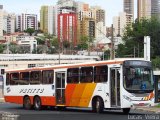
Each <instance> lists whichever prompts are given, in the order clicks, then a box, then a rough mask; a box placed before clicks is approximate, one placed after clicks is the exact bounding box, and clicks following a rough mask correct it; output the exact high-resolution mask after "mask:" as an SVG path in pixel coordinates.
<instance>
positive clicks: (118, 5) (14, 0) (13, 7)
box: [0, 0, 123, 26]
mask: <svg viewBox="0 0 160 120" xmlns="http://www.w3.org/2000/svg"><path fill="white" fill-rule="evenodd" d="M57 1H58V0H0V4H1V5H3V10H5V11H7V12H8V13H15V14H21V13H23V12H27V13H29V14H38V16H39V11H40V8H41V6H42V5H56V3H57ZM75 1H77V0H75ZM78 1H82V2H85V3H88V4H89V5H90V6H96V5H98V6H101V8H102V9H104V10H105V12H106V26H111V24H112V19H113V16H118V15H119V12H122V11H123V0H78ZM38 18H39V17H38Z"/></svg>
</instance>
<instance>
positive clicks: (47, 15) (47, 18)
mask: <svg viewBox="0 0 160 120" xmlns="http://www.w3.org/2000/svg"><path fill="white" fill-rule="evenodd" d="M56 11H57V7H56V6H41V10H40V29H41V30H42V31H43V32H45V33H48V34H52V35H57V34H56V33H57V32H56V28H57V26H56V25H57V24H56V23H57V12H56Z"/></svg>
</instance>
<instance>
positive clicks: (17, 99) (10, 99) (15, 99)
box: [4, 96, 23, 104]
mask: <svg viewBox="0 0 160 120" xmlns="http://www.w3.org/2000/svg"><path fill="white" fill-rule="evenodd" d="M4 99H5V102H10V103H17V104H23V96H4Z"/></svg>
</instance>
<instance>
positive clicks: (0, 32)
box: [0, 5, 3, 36]
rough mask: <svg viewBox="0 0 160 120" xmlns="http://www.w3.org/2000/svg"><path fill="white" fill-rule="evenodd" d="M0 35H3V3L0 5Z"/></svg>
mask: <svg viewBox="0 0 160 120" xmlns="http://www.w3.org/2000/svg"><path fill="white" fill-rule="evenodd" d="M0 36H3V5H0Z"/></svg>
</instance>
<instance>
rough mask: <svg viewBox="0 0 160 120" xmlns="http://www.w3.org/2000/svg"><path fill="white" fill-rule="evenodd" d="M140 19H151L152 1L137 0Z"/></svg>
mask: <svg viewBox="0 0 160 120" xmlns="http://www.w3.org/2000/svg"><path fill="white" fill-rule="evenodd" d="M137 4H138V5H137V7H138V10H137V15H138V19H141V18H150V17H151V0H137Z"/></svg>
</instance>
